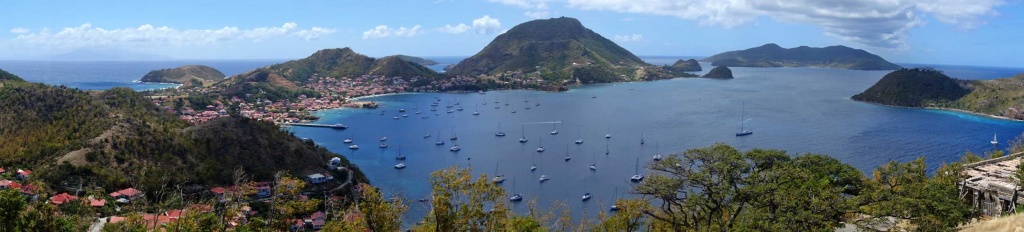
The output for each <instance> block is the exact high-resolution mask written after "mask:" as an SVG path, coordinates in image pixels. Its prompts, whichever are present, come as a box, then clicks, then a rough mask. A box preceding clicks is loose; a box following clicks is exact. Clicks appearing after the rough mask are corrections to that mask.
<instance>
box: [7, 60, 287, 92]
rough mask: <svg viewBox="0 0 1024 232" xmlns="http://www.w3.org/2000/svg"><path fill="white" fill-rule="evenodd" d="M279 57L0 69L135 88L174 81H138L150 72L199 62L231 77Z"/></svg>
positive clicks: (86, 86)
mask: <svg viewBox="0 0 1024 232" xmlns="http://www.w3.org/2000/svg"><path fill="white" fill-rule="evenodd" d="M280 62H281V60H167V61H37V60H33V61H9V60H0V69H3V70H6V71H8V72H10V73H13V74H15V75H18V76H20V77H22V78H24V79H25V80H28V81H32V82H40V83H45V84H50V85H65V86H68V87H72V88H78V89H83V90H103V89H110V88H114V87H129V88H132V89H135V90H150V89H162V88H173V87H176V86H177V85H175V84H161V83H140V82H138V80H139V79H142V76H144V75H146V73H148V72H149V71H152V70H157V69H165V68H175V67H179V66H182V65H190V64H199V65H206V66H210V67H213V68H216V69H217V70H220V71H221V72H223V73H224V75H227V76H231V75H235V74H239V73H242V72H245V71H249V70H252V69H255V68H259V67H262V66H266V65H271V64H275V63H280Z"/></svg>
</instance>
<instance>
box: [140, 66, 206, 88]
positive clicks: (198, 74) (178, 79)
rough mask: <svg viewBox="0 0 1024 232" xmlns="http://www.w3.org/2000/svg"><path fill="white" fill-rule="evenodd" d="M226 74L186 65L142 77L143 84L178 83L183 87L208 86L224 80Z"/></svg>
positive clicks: (151, 72) (204, 67)
mask: <svg viewBox="0 0 1024 232" xmlns="http://www.w3.org/2000/svg"><path fill="white" fill-rule="evenodd" d="M224 77H225V76H224V73H221V72H220V71H218V70H217V69H214V68H211V67H209V66H204V65H185V66H181V67H177V68H169V69H160V70H153V71H149V73H146V75H145V76H142V79H141V80H140V81H142V82H158V83H178V84H181V86H182V87H191V86H207V85H211V84H213V83H214V82H217V81H220V80H222V79H224Z"/></svg>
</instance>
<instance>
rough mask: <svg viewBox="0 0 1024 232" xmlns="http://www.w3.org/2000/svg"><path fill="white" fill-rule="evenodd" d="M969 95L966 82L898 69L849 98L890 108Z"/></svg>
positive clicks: (938, 75)
mask: <svg viewBox="0 0 1024 232" xmlns="http://www.w3.org/2000/svg"><path fill="white" fill-rule="evenodd" d="M970 92H971V90H970V89H969V88H968V86H967V82H965V81H959V80H956V79H953V78H950V77H949V76H946V75H945V74H943V73H942V72H939V71H935V70H927V69H900V70H897V71H894V72H891V73H889V74H886V75H885V76H884V77H882V79H881V80H878V83H875V85H873V86H871V87H870V88H868V89H867V90H864V92H863V93H860V94H857V95H854V96H853V97H852V98H853V100H858V101H866V102H873V103H879V104H883V105H892V106H907V107H926V106H931V107H934V106H937V105H938V104H946V103H949V102H953V101H956V100H958V99H960V98H961V97H963V96H964V95H967V94H968V93H970Z"/></svg>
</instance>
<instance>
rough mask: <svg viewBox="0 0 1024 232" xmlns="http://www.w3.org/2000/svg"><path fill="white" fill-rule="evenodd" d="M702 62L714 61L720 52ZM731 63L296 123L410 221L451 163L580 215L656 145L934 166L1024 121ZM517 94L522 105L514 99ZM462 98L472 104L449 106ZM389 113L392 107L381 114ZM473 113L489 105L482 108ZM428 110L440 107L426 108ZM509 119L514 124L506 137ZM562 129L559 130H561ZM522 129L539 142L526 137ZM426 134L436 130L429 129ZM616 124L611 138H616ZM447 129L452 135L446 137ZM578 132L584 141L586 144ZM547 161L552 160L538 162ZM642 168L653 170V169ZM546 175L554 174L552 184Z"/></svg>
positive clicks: (844, 76) (625, 180)
mask: <svg viewBox="0 0 1024 232" xmlns="http://www.w3.org/2000/svg"><path fill="white" fill-rule="evenodd" d="M702 65H703V66H705V67H704V69H710V67H708V64H706V63H702ZM732 69H733V73H734V74H735V76H736V79H732V80H712V79H701V78H688V79H671V80H663V81H654V82H636V83H617V84H604V85H591V86H579V87H574V88H572V89H571V90H570V91H568V92H538V91H531V90H514V91H491V92H486V94H477V93H464V94H453V93H427V94H416V93H413V94H398V95H387V96H380V97H373V98H368V99H365V100H370V101H377V102H379V103H381V108H380V109H377V110H364V109H337V110H326V111H321V112H318V115H319V116H321V117H322V119H321V120H320V121H321V122H322V123H328V124H333V123H344V124H347V125H350V126H351V127H350V128H349V129H348V130H344V131H337V130H330V129H321V128H302V127H293V128H291V129H290V130H291V131H292V132H294V133H295V134H296V135H297V136H299V137H305V138H310V139H313V140H314V141H316V142H317V143H318V144H320V145H322V146H325V147H327V148H328V149H330V150H332V151H335V152H337V153H339V154H343V155H345V156H346V157H348V158H349V159H351V160H352V161H353V162H354V163H355V164H357V165H359V167H360V168H361V169H362V170H363V171H364V172H365V173H366V174H367V176H369V177H370V180H371V182H372V183H373V184H374V185H376V186H379V187H381V188H382V189H383V190H384V191H385V192H387V193H389V194H394V195H399V196H403V197H405V198H406V199H408V200H410V204H412V205H413V207H412V208H411V210H410V212H409V214H408V215H407V218H406V219H407V220H406V221H407V222H409V221H410V220H413V221H416V220H419V219H420V218H422V217H423V215H425V213H426V212H427V210H429V209H428V207H427V206H426V205H420V204H418V203H415V201H414V200H415V199H421V198H427V197H429V194H430V188H429V173H430V172H432V171H436V170H439V169H442V168H445V167H449V166H460V167H472V169H473V172H474V173H476V174H487V175H489V176H493V175H494V174H501V175H504V176H505V177H506V178H508V181H506V182H505V183H504V184H503V185H504V186H505V187H506V189H507V191H509V192H512V191H513V187H512V183H513V180H515V182H516V183H517V184H516V187H515V192H516V193H520V194H523V195H524V196H525V197H526V198H527V199H534V200H537V201H538V205H539V206H540V207H542V208H544V207H549V206H551V205H553V204H555V203H556V202H563V203H565V204H566V205H567V206H568V207H570V208H571V209H572V211H573V214H574V216H575V217H576V218H578V219H579V218H590V217H592V216H593V215H596V213H598V212H599V211H604V210H607V207H608V206H609V205H610V204H611V200H612V199H614V198H615V197H631V196H630V195H628V193H626V190H627V189H629V188H630V187H631V186H632V184H631V182H630V181H629V177H630V176H632V175H633V174H634V173H636V172H638V171H637V167H636V165H635V164H636V163H637V161H638V160H639V162H640V165H643V164H644V163H647V162H650V161H651V160H652V156H653V155H655V154H656V152H657V153H659V154H663V155H668V154H670V153H677V152H681V151H684V150H686V149H692V148H700V147H705V146H709V145H712V144H714V143H725V144H729V145H732V146H734V147H736V148H738V149H740V150H749V149H753V148H763V149H781V150H786V151H788V152H789V153H790V154H805V153H816V154H827V155H830V156H832V157H835V158H838V159H840V160H842V161H843V162H846V163H849V164H851V165H853V166H855V167H857V168H858V169H860V170H861V171H863V172H865V173H870V170H872V169H873V168H875V167H877V166H879V165H881V164H884V163H886V162H889V161H900V162H906V161H911V160H913V159H916V158H918V157H922V156H923V157H926V158H927V164H928V166H929V169H930V170H934V169H935V168H936V167H937V166H938V165H939V164H941V163H943V162H951V161H955V160H958V159H959V158H960V156H962V155H963V153H964V151H966V150H970V151H973V152H976V153H982V152H986V151H990V150H991V149H992V147H991V145H990V144H989V143H988V141H989V140H991V137H992V135H993V134H997V135H998V136H999V138H1000V140H1001V141H1004V142H1003V143H1002V144H1007V142H1005V141H1007V140H1009V139H1011V138H1013V137H1016V136H1018V135H1020V134H1021V131H1022V129H1024V123H1021V122H1016V121H1008V120H999V119H993V118H988V117H984V116H978V115H971V114H964V113H956V112H949V111H940V110H921V109H907V108H897V107H887V106H881V105H875V104H869V103H863V102H857V101H853V100H850V96H852V95H854V94H857V93H859V92H861V91H863V90H864V89H866V88H868V87H869V86H871V85H872V84H874V83H875V82H877V81H878V80H879V79H880V78H881V77H882V76H884V75H885V74H886V73H888V72H889V71H854V70H837V69H824V68H732ZM593 97H596V98H593ZM435 99H441V101H440V102H439V103H440V107H438V108H437V110H438V111H436V112H434V111H430V110H429V109H430V106H429V104H430V103H431V102H432V101H435ZM495 101H499V102H501V103H500V104H498V106H500V109H495V108H494V107H495V103H494V102H495ZM525 101H529V102H525ZM506 102H508V103H509V104H510V105H509V106H505V105H504V104H505V103H506ZM455 103H459V104H460V106H462V107H463V108H464V109H465V111H455V112H453V113H450V114H449V113H446V112H445V111H446V108H444V106H446V105H449V104H452V105H454V104H455ZM484 103H486V105H484ZM536 104H540V105H539V106H537V105H536ZM743 105H746V114H745V116H746V117H745V118H744V119H742V120H746V125H747V127H748V128H750V129H752V130H753V131H754V134H753V135H751V136H745V137H736V136H735V135H734V133H735V132H737V131H738V130H739V124H740V121H741V111H742V110H743ZM526 106H530V107H531V109H526V108H525V107H526ZM414 107H417V109H414ZM455 107H458V106H455ZM399 109H406V110H407V112H406V113H405V114H408V115H409V116H408V117H401V116H400V115H401V113H398V110H399ZM513 109H514V110H515V111H516V113H512V110H513ZM381 111H383V112H385V115H379V112H381ZM416 111H421V112H422V114H415V112H416ZM474 111H479V112H480V115H478V116H474V115H472V113H473V112H474ZM435 113H436V114H435ZM423 115H425V116H427V118H421V117H422V116H423ZM393 117H398V118H399V119H393ZM551 122H560V123H551ZM498 123H501V128H500V130H501V131H502V132H504V133H506V134H507V136H505V137H496V136H494V134H495V132H496V131H497V130H498ZM553 125H554V126H553ZM524 128H525V132H521V130H524ZM553 129H557V130H558V131H559V132H560V133H558V134H557V135H551V134H550V133H549V132H550V131H551V130H553ZM577 131H578V132H577ZM521 133H522V134H525V136H526V137H527V138H528V139H529V142H528V143H525V144H522V143H518V142H517V140H518V138H519V137H520V136H521ZM578 133H579V134H578ZM641 133H643V137H644V139H645V142H646V143H645V144H643V145H641V144H640V139H641ZM427 134H429V135H431V137H430V138H423V137H424V135H427ZM605 134H611V135H612V138H610V139H605V138H604V136H605ZM453 135H457V136H458V138H459V139H458V141H457V142H458V145H459V146H461V148H462V150H461V151H459V152H457V153H453V152H450V151H449V150H448V149H449V147H450V146H452V145H453V141H450V140H448V138H449V137H451V136H453ZM382 136H387V137H388V138H389V139H388V141H387V142H386V143H388V144H389V148H387V149H378V148H377V147H378V144H379V143H380V142H379V141H378V138H380V137H382ZM438 137H440V139H441V140H443V141H444V142H446V145H444V146H436V145H434V143H435V142H436V141H437V139H438ZM345 138H352V139H353V140H354V141H355V144H359V145H360V146H361V147H362V149H359V150H355V151H352V150H349V149H347V146H348V144H344V143H342V142H341V141H342V140H343V139H345ZM578 138H582V139H583V140H584V143H583V144H580V145H577V144H574V143H573V141H574V140H576V139H578ZM541 143H543V146H544V147H545V148H546V151H545V152H543V153H538V152H536V151H535V149H537V148H538V147H539V146H541ZM399 147H401V150H402V154H403V155H405V156H407V157H408V160H405V161H404V163H405V164H407V165H408V167H407V168H405V169H402V170H396V169H394V168H393V167H392V166H393V165H395V164H397V163H398V161H396V160H395V158H394V157H395V156H397V153H398V150H399ZM606 147H607V151H608V154H605V150H606ZM1000 148H1003V147H1000ZM567 150H568V151H567ZM566 153H568V155H569V156H571V157H572V159H571V160H570V161H568V162H566V161H564V157H565V156H566ZM534 160H536V161H534ZM535 162H536V164H537V165H539V169H538V170H537V171H534V172H531V171H530V169H529V168H530V166H531V165H533V164H534V163H535ZM595 162H596V166H597V167H598V169H597V171H590V170H589V169H588V166H589V165H590V164H591V163H595ZM639 172H640V173H641V174H643V173H645V171H644V170H643V168H639ZM540 175H547V176H549V177H550V178H551V180H549V181H547V182H544V183H540V182H539V181H538V178H539V177H540ZM616 189H617V190H618V191H617V192H615V190H616ZM584 192H591V193H592V194H593V195H594V198H593V199H592V200H590V201H588V202H581V201H580V196H582V194H583V193H584ZM515 207H516V209H517V210H519V211H523V210H525V208H526V207H525V204H517V205H516V206H515ZM587 215H590V216H587Z"/></svg>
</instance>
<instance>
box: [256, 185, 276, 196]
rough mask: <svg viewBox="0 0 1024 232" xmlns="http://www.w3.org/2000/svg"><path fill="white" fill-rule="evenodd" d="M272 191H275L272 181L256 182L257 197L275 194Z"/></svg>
mask: <svg viewBox="0 0 1024 232" xmlns="http://www.w3.org/2000/svg"><path fill="white" fill-rule="evenodd" d="M272 191H273V189H272V188H270V183H269V182H258V183H256V197H257V198H266V197H270V195H271V194H273V193H272Z"/></svg>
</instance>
